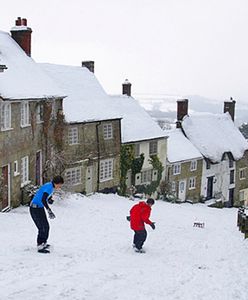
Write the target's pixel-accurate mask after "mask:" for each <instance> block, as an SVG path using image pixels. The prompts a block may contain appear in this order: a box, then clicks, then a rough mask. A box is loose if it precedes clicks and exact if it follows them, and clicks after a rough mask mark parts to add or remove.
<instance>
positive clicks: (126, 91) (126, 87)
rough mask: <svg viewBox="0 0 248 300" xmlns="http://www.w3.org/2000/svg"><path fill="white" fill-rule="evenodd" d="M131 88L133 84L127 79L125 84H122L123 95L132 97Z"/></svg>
mask: <svg viewBox="0 0 248 300" xmlns="http://www.w3.org/2000/svg"><path fill="white" fill-rule="evenodd" d="M131 87H132V84H131V83H130V82H129V81H128V79H126V80H125V82H124V83H123V84H122V95H127V96H129V97H131Z"/></svg>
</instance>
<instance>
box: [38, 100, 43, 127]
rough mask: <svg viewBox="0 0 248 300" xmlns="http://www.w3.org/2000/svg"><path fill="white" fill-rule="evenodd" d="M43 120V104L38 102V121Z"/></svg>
mask: <svg viewBox="0 0 248 300" xmlns="http://www.w3.org/2000/svg"><path fill="white" fill-rule="evenodd" d="M42 121H43V105H42V104H41V103H38V105H37V107H36V122H37V123H41V122H42Z"/></svg>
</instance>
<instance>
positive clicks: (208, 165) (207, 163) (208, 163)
mask: <svg viewBox="0 0 248 300" xmlns="http://www.w3.org/2000/svg"><path fill="white" fill-rule="evenodd" d="M210 168H211V163H210V161H209V160H208V159H206V169H208V170H209V169H210Z"/></svg>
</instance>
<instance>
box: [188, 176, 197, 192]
mask: <svg viewBox="0 0 248 300" xmlns="http://www.w3.org/2000/svg"><path fill="white" fill-rule="evenodd" d="M195 188H196V177H190V178H189V190H194V189H195Z"/></svg>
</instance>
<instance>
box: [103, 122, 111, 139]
mask: <svg viewBox="0 0 248 300" xmlns="http://www.w3.org/2000/svg"><path fill="white" fill-rule="evenodd" d="M103 138H104V140H110V139H112V138H113V126H112V124H111V123H108V124H104V125H103Z"/></svg>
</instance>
